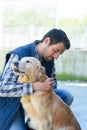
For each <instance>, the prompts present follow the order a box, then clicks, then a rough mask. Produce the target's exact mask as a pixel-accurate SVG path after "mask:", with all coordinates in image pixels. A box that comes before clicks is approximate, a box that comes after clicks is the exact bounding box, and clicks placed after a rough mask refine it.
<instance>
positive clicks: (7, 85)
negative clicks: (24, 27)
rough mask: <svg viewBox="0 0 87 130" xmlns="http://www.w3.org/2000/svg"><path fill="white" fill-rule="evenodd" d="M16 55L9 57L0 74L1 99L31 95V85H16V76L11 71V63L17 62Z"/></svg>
mask: <svg viewBox="0 0 87 130" xmlns="http://www.w3.org/2000/svg"><path fill="white" fill-rule="evenodd" d="M18 59H19V57H18V56H17V55H13V54H12V55H11V57H10V59H9V61H8V62H7V64H6V66H5V68H4V71H3V73H2V77H1V81H0V96H1V97H20V96H23V95H27V94H29V93H32V87H31V86H32V85H31V84H26V83H24V84H20V83H17V78H18V76H17V75H15V74H14V72H13V70H12V67H11V66H12V63H13V62H15V61H17V60H18Z"/></svg>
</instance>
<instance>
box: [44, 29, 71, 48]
mask: <svg viewBox="0 0 87 130" xmlns="http://www.w3.org/2000/svg"><path fill="white" fill-rule="evenodd" d="M46 37H49V38H50V44H49V45H53V44H58V43H59V42H63V44H64V46H65V48H66V49H69V48H70V40H69V39H68V37H67V35H66V33H65V32H64V31H63V30H61V29H56V28H54V29H52V30H50V31H49V32H47V33H46V34H45V35H44V36H43V38H42V40H41V42H43V41H44V39H45V38H46Z"/></svg>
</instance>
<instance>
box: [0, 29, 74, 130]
mask: <svg viewBox="0 0 87 130" xmlns="http://www.w3.org/2000/svg"><path fill="white" fill-rule="evenodd" d="M69 48H70V41H69V39H68V37H67V35H66V33H65V32H64V31H62V30H60V29H55V28H54V29H52V30H50V31H49V32H47V33H46V34H45V35H44V36H43V38H42V39H41V40H36V41H34V42H33V43H31V44H27V45H25V46H21V47H18V48H16V49H14V50H12V51H10V52H8V53H7V54H6V62H5V66H4V69H3V73H2V75H1V80H0V104H1V105H0V118H1V121H0V129H2V128H3V130H26V127H25V122H24V115H23V111H22V107H21V104H20V97H21V96H23V95H27V94H30V93H33V92H34V91H37V90H49V89H50V88H51V87H53V89H54V91H55V93H56V94H58V95H59V96H60V97H61V98H62V99H63V100H64V102H65V103H67V104H68V105H71V103H72V101H73V96H72V95H71V94H70V93H69V92H68V91H66V90H61V89H57V81H56V77H55V65H54V59H58V57H59V56H60V55H61V54H63V52H64V51H65V50H66V49H69ZM25 56H33V57H36V58H37V59H39V60H40V61H41V64H42V65H43V66H44V67H45V69H46V74H47V76H48V79H47V80H46V81H45V82H44V83H41V82H35V83H31V84H19V83H17V78H18V77H17V76H16V75H15V74H14V73H13V71H12V69H11V66H12V63H13V62H14V61H17V60H19V59H21V58H22V57H25Z"/></svg>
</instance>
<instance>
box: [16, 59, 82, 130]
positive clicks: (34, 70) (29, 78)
mask: <svg viewBox="0 0 87 130" xmlns="http://www.w3.org/2000/svg"><path fill="white" fill-rule="evenodd" d="M13 69H14V71H15V73H16V74H17V75H19V78H18V82H20V83H32V82H35V81H40V82H44V81H45V80H46V79H47V76H46V74H45V69H44V68H43V67H42V66H41V64H40V62H39V61H38V60H37V59H36V58H34V57H24V58H22V59H21V61H19V62H16V63H14V67H13ZM21 103H22V105H23V108H24V110H25V111H26V113H27V114H28V116H29V118H30V123H29V126H30V127H31V128H33V129H35V130H81V128H80V125H79V123H78V121H77V120H76V118H75V116H74V115H73V113H72V111H71V110H70V108H69V106H67V105H66V104H65V103H64V102H63V101H62V99H61V98H60V97H59V96H57V95H56V94H55V93H54V92H53V90H52V89H50V90H48V91H36V92H34V93H33V94H30V95H27V96H23V97H22V98H21Z"/></svg>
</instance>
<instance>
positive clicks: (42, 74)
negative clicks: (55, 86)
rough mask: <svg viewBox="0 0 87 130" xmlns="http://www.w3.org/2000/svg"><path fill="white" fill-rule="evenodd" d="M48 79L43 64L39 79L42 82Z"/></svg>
mask: <svg viewBox="0 0 87 130" xmlns="http://www.w3.org/2000/svg"><path fill="white" fill-rule="evenodd" d="M46 79H47V76H46V72H45V68H44V67H42V66H41V67H40V68H39V78H38V80H39V81H40V82H44V81H45V80H46Z"/></svg>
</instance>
